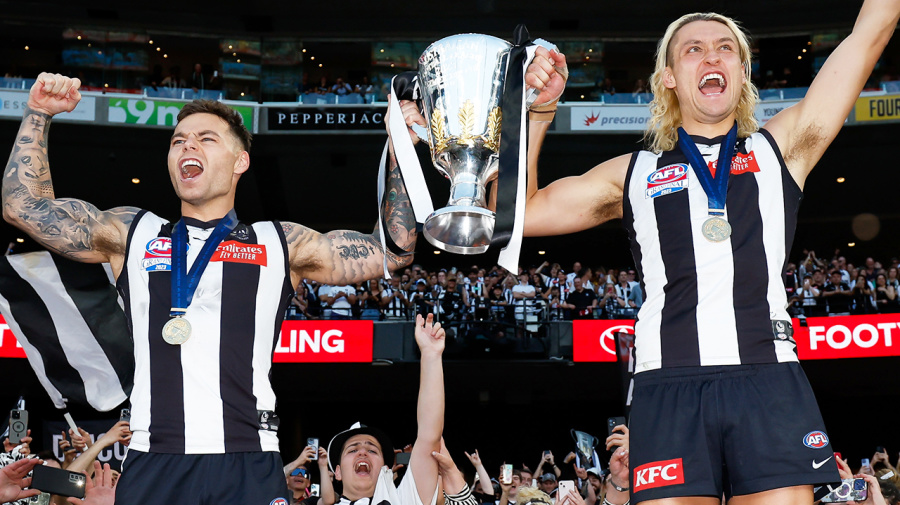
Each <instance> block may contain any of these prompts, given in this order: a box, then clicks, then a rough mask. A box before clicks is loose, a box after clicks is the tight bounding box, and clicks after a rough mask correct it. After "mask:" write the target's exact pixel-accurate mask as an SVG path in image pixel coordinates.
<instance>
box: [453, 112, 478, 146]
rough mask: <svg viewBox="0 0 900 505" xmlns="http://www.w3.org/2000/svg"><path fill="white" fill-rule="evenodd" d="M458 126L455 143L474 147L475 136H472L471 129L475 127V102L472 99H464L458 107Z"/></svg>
mask: <svg viewBox="0 0 900 505" xmlns="http://www.w3.org/2000/svg"><path fill="white" fill-rule="evenodd" d="M459 128H460V130H461V131H460V133H459V138H458V139H457V140H456V143H457V144H463V145H465V146H468V147H475V139H476V138H477V137H472V129H473V128H475V104H474V103H472V100H466V101H465V102H464V103H463V104H462V107H460V108H459Z"/></svg>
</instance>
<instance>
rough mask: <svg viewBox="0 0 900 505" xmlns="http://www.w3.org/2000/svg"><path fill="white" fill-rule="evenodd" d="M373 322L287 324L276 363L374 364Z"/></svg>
mask: <svg viewBox="0 0 900 505" xmlns="http://www.w3.org/2000/svg"><path fill="white" fill-rule="evenodd" d="M372 329H373V323H372V321H328V320H322V321H295V320H288V321H285V322H284V324H283V325H282V326H281V336H280V337H279V338H278V344H277V345H276V346H275V358H274V360H273V361H274V362H275V363H371V362H372Z"/></svg>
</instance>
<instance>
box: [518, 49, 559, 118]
mask: <svg viewBox="0 0 900 505" xmlns="http://www.w3.org/2000/svg"><path fill="white" fill-rule="evenodd" d="M568 77H569V71H568V67H566V56H565V55H564V54H562V53H560V52H557V51H548V50H547V49H546V48H543V47H538V48H537V49H536V50H535V54H534V59H532V60H531V64H530V65H528V70H527V71H526V72H525V84H526V85H528V87H530V88H535V89H537V90H539V91H540V92H541V93H540V94H539V95H538V97H537V99H535V101H534V105H532V109H535V108H537V107H540V106H546V105H548V104H550V103H551V102H553V101H555V100H557V99H558V98H559V97H560V96H562V93H563V91H564V90H565V89H566V79H567V78H568Z"/></svg>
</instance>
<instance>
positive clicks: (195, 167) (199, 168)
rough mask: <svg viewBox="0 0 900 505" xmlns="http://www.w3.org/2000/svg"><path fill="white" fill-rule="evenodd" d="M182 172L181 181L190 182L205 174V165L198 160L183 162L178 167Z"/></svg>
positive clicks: (191, 159) (190, 159)
mask: <svg viewBox="0 0 900 505" xmlns="http://www.w3.org/2000/svg"><path fill="white" fill-rule="evenodd" d="M178 168H179V169H180V170H181V180H183V181H190V180H192V179H195V178H196V177H197V176H199V175H200V174H201V173H203V164H202V163H200V160H198V159H196V158H187V159H183V160H181V164H180V165H179V167H178Z"/></svg>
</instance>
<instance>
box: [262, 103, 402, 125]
mask: <svg viewBox="0 0 900 505" xmlns="http://www.w3.org/2000/svg"><path fill="white" fill-rule="evenodd" d="M385 112H386V109H385V108H382V107H347V106H343V105H334V106H330V107H329V106H323V107H271V108H269V109H268V112H267V113H268V115H269V122H268V126H269V131H303V130H315V131H322V130H383V129H384V114H385Z"/></svg>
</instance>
